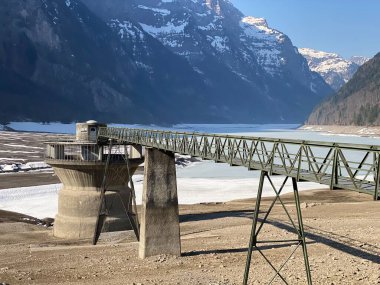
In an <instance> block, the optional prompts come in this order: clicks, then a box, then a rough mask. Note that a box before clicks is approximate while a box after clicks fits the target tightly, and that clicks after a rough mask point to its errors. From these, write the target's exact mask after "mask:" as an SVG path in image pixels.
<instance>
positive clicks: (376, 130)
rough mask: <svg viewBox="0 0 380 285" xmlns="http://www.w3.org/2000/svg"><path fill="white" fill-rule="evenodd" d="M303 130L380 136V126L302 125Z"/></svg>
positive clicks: (333, 133) (300, 128)
mask: <svg viewBox="0 0 380 285" xmlns="http://www.w3.org/2000/svg"><path fill="white" fill-rule="evenodd" d="M298 130H301V131H311V132H321V133H328V134H332V135H347V136H360V137H380V126H376V127H375V126H372V127H366V126H339V125H302V126H301V127H299V128H298Z"/></svg>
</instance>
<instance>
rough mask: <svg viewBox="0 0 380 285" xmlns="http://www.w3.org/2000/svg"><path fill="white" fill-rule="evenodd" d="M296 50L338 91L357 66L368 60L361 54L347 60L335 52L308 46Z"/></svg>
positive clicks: (312, 68) (311, 67) (313, 69)
mask: <svg viewBox="0 0 380 285" xmlns="http://www.w3.org/2000/svg"><path fill="white" fill-rule="evenodd" d="M298 50H299V52H300V53H301V54H302V55H303V56H304V57H305V58H306V59H307V62H308V64H309V67H310V69H311V70H312V71H315V72H317V73H319V74H320V75H321V76H322V77H323V78H324V79H325V81H326V82H327V83H328V84H329V85H330V86H331V87H332V88H333V89H334V90H335V91H338V90H339V89H340V88H341V87H342V86H343V85H344V84H346V83H347V82H348V81H349V80H350V79H351V78H352V76H353V75H354V74H355V72H356V71H357V70H358V68H359V66H360V65H362V64H363V63H365V62H366V61H367V60H368V58H365V57H362V56H353V57H352V58H351V59H350V60H347V59H344V58H343V57H341V56H340V55H338V54H336V53H328V52H323V51H317V50H314V49H310V48H300V49H298Z"/></svg>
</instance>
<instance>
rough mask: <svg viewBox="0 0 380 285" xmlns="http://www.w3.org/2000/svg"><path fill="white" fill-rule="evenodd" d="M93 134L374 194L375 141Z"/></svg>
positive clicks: (379, 153) (379, 152)
mask: <svg viewBox="0 0 380 285" xmlns="http://www.w3.org/2000/svg"><path fill="white" fill-rule="evenodd" d="M99 136H100V137H104V138H112V139H116V140H119V141H122V142H125V143H129V144H135V145H142V146H146V147H154V148H158V149H162V150H166V151H171V152H175V153H179V154H185V155H191V156H196V157H201V158H202V159H207V160H214V161H215V162H224V163H229V164H230V165H232V166H243V167H246V168H248V169H250V170H265V171H267V172H269V173H270V174H280V175H286V176H289V177H294V178H296V179H297V180H305V181H312V182H317V183H320V184H325V185H329V186H330V188H331V189H333V188H343V189H349V190H354V191H358V192H363V193H367V194H371V195H373V196H374V198H375V199H378V197H379V178H380V177H379V170H380V159H379V157H380V146H376V145H361V144H347V143H339V144H338V143H329V142H318V141H305V140H293V139H274V138H262V137H250V136H233V135H219V134H205V133H188V132H174V131H162V130H146V129H127V128H101V129H100V130H99Z"/></svg>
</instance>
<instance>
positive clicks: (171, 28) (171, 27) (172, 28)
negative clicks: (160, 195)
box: [140, 21, 188, 37]
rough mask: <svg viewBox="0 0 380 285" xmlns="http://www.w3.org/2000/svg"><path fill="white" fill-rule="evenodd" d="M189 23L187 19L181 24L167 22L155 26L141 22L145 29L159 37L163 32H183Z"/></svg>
mask: <svg viewBox="0 0 380 285" xmlns="http://www.w3.org/2000/svg"><path fill="white" fill-rule="evenodd" d="M187 24H188V23H187V22H186V21H183V22H182V23H180V24H179V25H175V24H173V23H172V22H167V23H166V25H164V26H160V27H155V26H149V25H146V24H144V23H140V25H141V27H142V28H143V29H144V31H145V32H147V33H148V34H150V35H152V36H154V37H157V36H159V35H161V34H183V33H184V31H185V27H186V26H187Z"/></svg>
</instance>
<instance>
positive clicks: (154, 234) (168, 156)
mask: <svg viewBox="0 0 380 285" xmlns="http://www.w3.org/2000/svg"><path fill="white" fill-rule="evenodd" d="M144 168H145V170H144V190H143V199H142V202H143V204H142V213H141V226H140V246H139V256H140V258H145V257H149V256H154V255H159V254H171V255H177V256H180V255H181V241H180V231H179V215H178V197H177V179H176V169H175V160H174V154H173V153H171V152H164V151H161V150H158V149H154V148H146V150H145V166H144Z"/></svg>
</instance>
